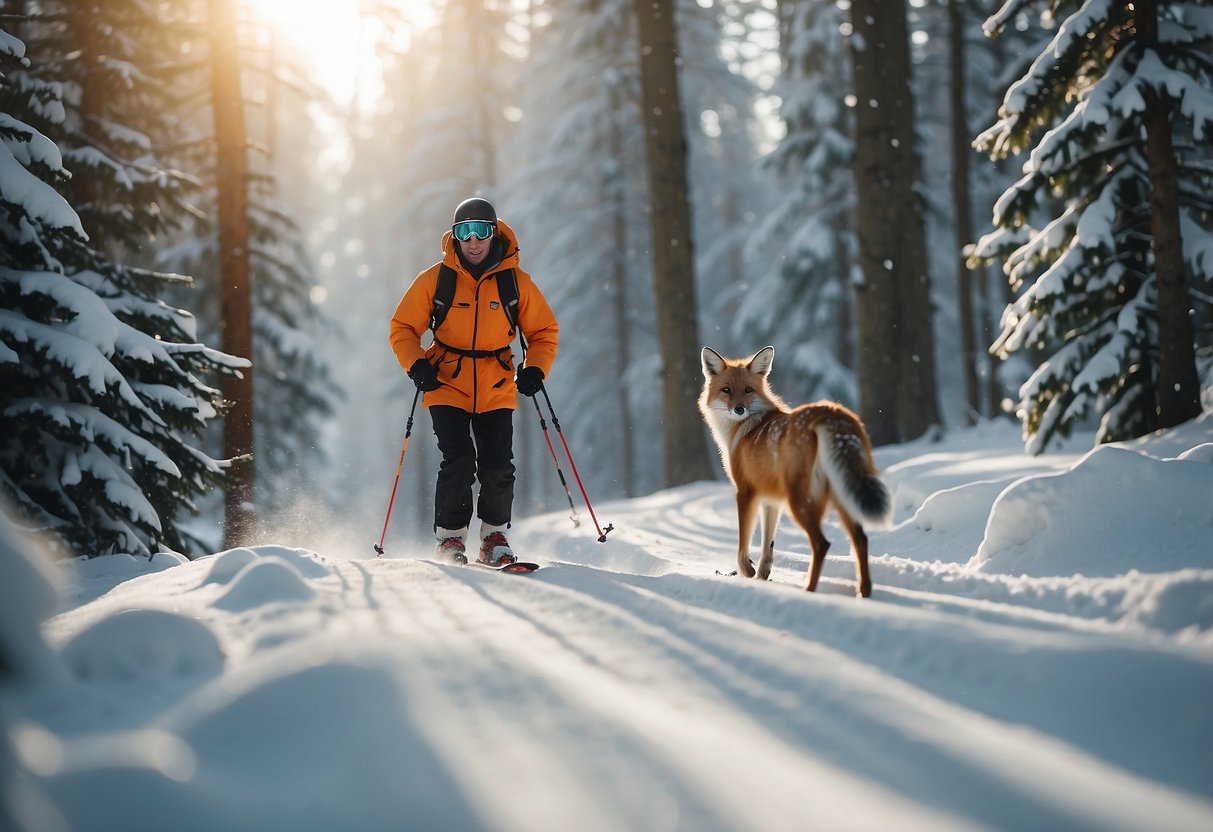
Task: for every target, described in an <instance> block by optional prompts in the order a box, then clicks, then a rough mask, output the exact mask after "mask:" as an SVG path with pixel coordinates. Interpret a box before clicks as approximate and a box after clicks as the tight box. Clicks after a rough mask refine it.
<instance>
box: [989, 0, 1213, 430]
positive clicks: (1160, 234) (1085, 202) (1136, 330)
mask: <svg viewBox="0 0 1213 832" xmlns="http://www.w3.org/2000/svg"><path fill="white" fill-rule="evenodd" d="M1035 5H1038V3H1036V2H1033V0H1022V2H1012V3H1008V4H1007V5H1006V6H1004V7H1003V9H1002V10H1001V11H1000V12H999V13H998V14H996V15H995V16H993V17H992V18H990V19H989V20H988V21H987V22H986V29H987V31H989V32H996V31H998V30H999V29H1001V28H1002V27H1004V26H1006V25H1007V23H1008V22H1009V21H1011V20H1013V19H1015V18H1017V17H1018V16H1021V15H1025V14H1026V13H1027V12H1028V11H1029V10H1030V9H1031V8H1032V7H1033V6H1035ZM1203 5H1206V4H1203V3H1199V2H1181V3H1173V4H1168V5H1166V6H1162V7H1155V6H1154V4H1153V3H1149V2H1147V3H1142V2H1135V3H1126V2H1122V1H1121V0H1090V2H1086V3H1082V4H1079V3H1077V2H1064V3H1052V4H1049V6H1048V10H1049V12H1050V14H1051V17H1052V19H1053V20H1055V21H1056V22H1057V24H1058V26H1057V29H1056V31H1055V34H1054V36H1053V38H1052V40H1051V41H1050V43H1049V44H1048V46H1047V47H1046V48H1045V50H1044V51H1043V52H1042V53H1041V55H1040V56H1039V57H1038V58H1037V59H1036V61H1035V62H1034V63H1033V64H1032V67H1031V68H1030V70H1029V71H1028V73H1027V74H1026V75H1025V76H1024V77H1023V78H1021V79H1020V80H1019V81H1018V82H1017V83H1015V84H1014V85H1013V86H1012V87H1011V88H1010V89H1009V90H1008V92H1007V94H1006V97H1005V98H1004V100H1003V104H1002V107H1001V109H1000V111H999V119H998V121H997V123H996V124H994V125H993V126H992V127H991V128H989V129H988V130H987V131H985V132H984V133H983V134H982V135H981V136H980V137H979V139H978V145H979V146H980V147H981V148H982V149H983V150H985V151H987V152H989V153H990V155H991V156H992V157H994V158H1003V157H1006V156H1008V155H1010V154H1013V153H1024V152H1028V153H1029V155H1028V158H1027V160H1026V161H1025V162H1024V170H1023V176H1022V178H1021V179H1020V180H1019V181H1018V182H1016V183H1015V184H1014V185H1013V186H1012V187H1011V188H1010V189H1009V190H1007V192H1006V193H1004V194H1003V196H1002V198H1001V199H1000V200H999V201H998V203H997V204H996V205H995V209H994V225H995V226H996V227H997V229H998V230H997V231H995V232H993V233H992V234H989V235H987V237H986V238H984V239H983V240H982V242H981V244H980V246H979V248H978V252H977V253H978V255H979V256H983V257H986V258H990V259H999V260H1002V261H1003V262H1004V265H1003V269H1004V271H1005V272H1006V273H1007V275H1008V276H1009V278H1010V280H1011V281H1012V282H1013V283H1014V284H1016V285H1017V286H1024V287H1026V289H1025V290H1024V291H1023V293H1022V295H1021V296H1020V297H1019V298H1018V299H1017V300H1016V301H1015V302H1014V303H1013V304H1012V305H1011V306H1009V307H1008V308H1007V310H1006V312H1005V313H1004V315H1003V321H1002V333H1001V335H1000V336H999V338H998V340H997V342H996V343H995V349H996V350H997V351H998V352H999V353H1000V354H1003V355H1009V354H1011V353H1015V352H1017V351H1021V350H1024V349H1039V350H1042V351H1045V352H1046V353H1047V354H1048V358H1047V360H1045V362H1044V363H1043V364H1041V365H1040V367H1039V368H1038V369H1037V370H1036V372H1035V373H1034V374H1033V376H1032V377H1031V378H1030V379H1029V380H1028V381H1027V383H1025V384H1024V386H1023V387H1022V388H1021V390H1020V402H1019V415H1020V418H1021V420H1022V422H1023V425H1024V433H1025V438H1026V439H1027V441H1028V448H1029V450H1031V451H1033V452H1039V451H1041V450H1043V449H1044V448H1045V447H1046V445H1047V444H1048V443H1049V441H1050V440H1051V439H1053V438H1054V437H1056V436H1059V435H1060V436H1065V435H1067V434H1068V433H1069V431H1070V430H1071V428H1072V427H1073V426H1074V425H1075V424H1076V423H1079V422H1080V421H1081V420H1083V419H1084V418H1085V417H1086V416H1087V415H1088V414H1089V413H1090V412H1091V411H1092V410H1093V411H1095V412H1096V413H1097V414H1098V415H1099V417H1100V425H1099V430H1098V434H1097V441H1100V442H1107V441H1114V440H1119V439H1126V438H1129V437H1133V436H1139V435H1142V434H1144V433H1146V432H1148V431H1151V430H1154V429H1156V428H1158V427H1162V426H1165V425H1167V424H1169V423H1173V422H1174V417H1173V416H1172V417H1171V418H1168V417H1167V413H1169V412H1170V413H1173V412H1175V411H1176V408H1175V407H1174V406H1168V405H1167V404H1166V403H1165V401H1166V400H1169V399H1171V398H1173V397H1175V395H1176V394H1178V395H1179V397H1181V398H1182V399H1183V404H1182V405H1180V407H1179V412H1181V413H1183V414H1185V415H1184V416H1182V417H1181V418H1188V417H1190V416H1191V415H1194V414H1195V413H1196V412H1198V411H1199V405H1198V390H1197V387H1198V381H1197V371H1196V366H1195V353H1194V340H1195V335H1194V332H1193V329H1192V327H1193V321H1192V316H1191V315H1190V314H1189V310H1190V309H1200V308H1201V306H1202V304H1201V301H1200V299H1199V298H1198V297H1197V296H1195V295H1192V294H1190V293H1189V290H1188V289H1187V288H1186V281H1185V271H1188V272H1190V275H1191V279H1195V281H1197V282H1199V283H1202V284H1207V283H1208V282H1209V279H1210V275H1211V273H1213V258H1210V257H1208V256H1207V252H1208V250H1209V245H1210V242H1209V240H1210V232H1209V212H1208V200H1207V194H1208V193H1209V190H1210V187H1211V186H1213V169H1211V168H1210V158H1211V155H1213V154H1211V153H1210V150H1211V148H1213V145H1211V143H1210V135H1211V134H1210V131H1211V130H1213V107H1211V106H1210V104H1209V101H1210V88H1211V86H1213V59H1211V58H1210V55H1211V52H1210V48H1209V47H1210V44H1211V35H1213V31H1211V29H1210V26H1211V21H1210V18H1209V15H1208V12H1207V10H1204V9H1201V8H1199V7H1200V6H1203ZM1020 19H1022V18H1020ZM1160 21H1161V22H1162V24H1163V25H1162V26H1159V25H1158V23H1159V22H1160ZM1160 108H1161V109H1160ZM1160 127H1161V128H1162V129H1164V130H1166V131H1167V132H1170V133H1172V134H1173V136H1174V139H1173V140H1172V139H1171V138H1169V137H1164V136H1162V135H1161V133H1160ZM1159 142H1162V143H1163V144H1164V145H1169V149H1168V148H1166V147H1163V148H1160V147H1158V146H1157V144H1158V143H1159ZM1159 160H1161V162H1160V161H1159ZM1170 162H1176V163H1177V164H1178V169H1177V170H1176V171H1173V172H1170V173H1167V172H1166V171H1165V167H1166V166H1167V165H1168V164H1169V163H1170ZM1181 238H1182V239H1181ZM1164 276H1165V277H1166V278H1167V279H1165V280H1162V279H1161V278H1162V277H1164ZM1204 308H1205V312H1204V317H1205V318H1206V319H1207V317H1208V307H1207V305H1206V306H1205V307H1204ZM1164 317H1165V321H1166V323H1165V325H1164ZM1176 339H1178V340H1179V341H1180V343H1179V344H1178V346H1176V347H1175V348H1171V346H1169V345H1174V344H1175V341H1176Z"/></svg>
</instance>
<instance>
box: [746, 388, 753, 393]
mask: <svg viewBox="0 0 1213 832" xmlns="http://www.w3.org/2000/svg"><path fill="white" fill-rule="evenodd" d="M745 391H746V392H747V393H753V392H754V388H753V387H747V388H746V389H745Z"/></svg>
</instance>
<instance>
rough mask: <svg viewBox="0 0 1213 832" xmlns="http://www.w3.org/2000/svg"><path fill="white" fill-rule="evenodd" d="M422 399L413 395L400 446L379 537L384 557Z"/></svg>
mask: <svg viewBox="0 0 1213 832" xmlns="http://www.w3.org/2000/svg"><path fill="white" fill-rule="evenodd" d="M419 398H421V390H420V389H418V390H417V392H416V393H415V394H414V395H413V407H412V408H411V409H410V410H409V420H408V422H407V423H405V426H404V443H403V444H402V445H401V446H400V462H398V463H397V464H396V481H395V482H394V483H392V496H391V497H389V498H388V501H387V517H384V518H383V531H382V532H381V533H380V535H379V543H378V544H377V545H376V546H375V552H376V553H378V555H379V556H382V555H383V540H384V538H386V537H387V524H388V521H390V520H391V519H392V504H393V503H395V502H396V489H397V488H398V487H400V469H401V468H403V467H404V454H405V452H406V451H408V449H409V437H410V436H412V435H413V414H415V413H416V412H417V400H418V399H419Z"/></svg>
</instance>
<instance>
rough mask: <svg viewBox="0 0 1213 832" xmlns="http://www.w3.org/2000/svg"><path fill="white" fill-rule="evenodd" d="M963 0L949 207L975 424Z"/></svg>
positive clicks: (953, 67) (955, 4) (951, 3)
mask: <svg viewBox="0 0 1213 832" xmlns="http://www.w3.org/2000/svg"><path fill="white" fill-rule="evenodd" d="M961 2H962V0H948V40H949V43H950V45H951V50H950V51H951V56H950V57H951V60H950V66H949V70H950V73H951V90H950V96H949V98H950V105H951V110H952V210H953V212H954V213H955V215H956V221H955V224H954V227H955V229H956V249H957V250H956V288H957V303H958V305H959V307H960V309H959V318H960V321H959V323H960V355H961V363H962V367H963V372H964V382H965V400H966V401H967V402H968V405H969V406H968V412H967V421H968V423H969V424H970V425H972V424H976V423H977V421H978V419H979V418H980V417H981V415H982V398H981V391H980V389H979V387H978V383H977V343H976V341H977V337H976V326H977V325H976V320H975V316H974V314H973V280H974V274H973V270H972V269H970V268H969V264H968V258H966V257H965V254H964V248H965V246H967V245H969V244H970V243H972V242H973V206H972V196H971V194H970V193H969V154H970V153H972V152H973V148H972V147H971V146H970V144H969V126H968V118H967V114H966V111H965V76H966V74H967V72H968V66H967V65H966V63H965V27H964V14H963V12H962V8H963V7H962V6H961Z"/></svg>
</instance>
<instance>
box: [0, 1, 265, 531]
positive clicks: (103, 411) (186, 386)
mask: <svg viewBox="0 0 1213 832" xmlns="http://www.w3.org/2000/svg"><path fill="white" fill-rule="evenodd" d="M23 22H25V23H26V24H27V28H28V29H29V30H30V31H33V32H35V33H36V34H37V33H42V32H45V31H46V29H45V28H43V27H44V26H45V25H46V24H47V22H48V21H31V20H29V19H25V20H24V21H23ZM50 23H51V25H52V27H53V26H54V22H53V21H50ZM29 66H30V64H29V61H28V60H27V59H25V58H24V44H23V43H22V42H21V41H20V40H18V39H16V38H14V37H12V36H11V35H9V34H7V33H6V32H3V31H0V208H2V209H3V211H2V212H0V391H3V392H2V398H0V490H2V491H3V492H4V493H6V494H7V495H8V496H9V497H11V498H12V500H13V501H14V502H15V503H16V505H17V508H18V510H19V511H20V512H21V514H22V516H23V517H24V519H25V522H27V523H29V524H30V525H32V526H34V527H37V528H40V529H43V530H47V531H51V532H54V533H56V534H57V535H58V536H59V537H60V538H61V539H62V540H63V541H64V542H65V543H66V544H67V546H68V547H69V548H70V549H71V550H72V551H74V552H78V553H84V554H90V555H95V554H103V553H107V552H114V551H120V552H130V553H146V552H149V551H152V550H155V549H156V548H158V546H159V545H161V544H163V545H167V546H169V547H170V548H173V549H178V550H182V551H187V552H188V551H190V550H191V548H192V547H193V545H194V541H193V539H192V538H191V537H190V535H189V534H188V532H186V531H185V530H184V528H183V527H182V526H181V525H179V523H178V514H179V513H180V512H181V511H182V510H189V509H192V508H193V507H194V500H195V499H196V498H197V497H198V496H199V495H201V494H203V493H205V492H206V491H207V490H209V489H210V488H212V487H214V486H215V485H217V484H219V483H220V482H221V481H222V479H223V476H224V468H225V465H224V464H223V463H221V462H218V461H216V460H214V459H211V458H210V457H208V456H207V455H206V454H204V453H202V452H200V451H199V450H197V449H196V448H194V447H192V446H191V445H190V444H189V441H190V440H189V437H191V436H196V435H197V434H198V433H199V432H201V431H202V430H203V429H204V428H205V427H206V425H207V423H208V422H209V421H210V420H211V419H212V418H214V417H215V415H216V414H217V412H218V408H219V397H218V393H217V391H216V390H214V389H213V388H212V387H211V386H209V385H208V384H207V383H206V382H205V380H206V379H207V378H209V377H213V376H215V375H216V374H220V373H227V374H230V373H234V372H236V371H237V370H238V368H242V367H245V366H247V363H246V362H244V361H242V360H240V359H236V358H233V357H231V356H226V355H223V354H221V353H219V352H216V351H215V350H213V349H210V348H208V347H206V346H205V345H204V344H201V343H198V342H197V340H196V338H195V327H194V320H193V318H192V316H191V315H189V313H187V312H185V311H184V310H181V309H175V308H173V307H171V306H169V305H167V304H165V303H163V302H162V301H160V300H159V299H158V296H159V294H160V293H161V292H162V291H163V287H164V285H165V284H166V283H167V282H170V281H173V280H184V278H173V277H169V276H165V275H159V274H156V273H153V272H149V271H146V270H141V269H136V268H132V267H128V266H124V265H121V264H119V263H117V262H114V261H113V260H112V259H110V258H109V257H108V256H107V255H105V254H102V253H101V252H99V251H97V250H96V248H95V247H93V245H92V244H90V242H89V239H88V236H87V235H86V233H85V229H84V227H83V226H82V224H81V222H80V218H79V216H78V214H77V213H76V212H75V211H74V210H73V209H72V208H71V206H70V205H69V203H68V202H67V200H66V199H64V198H63V196H62V195H61V194H59V193H58V192H57V191H56V189H55V188H56V187H57V186H63V184H64V182H65V180H67V178H68V173H67V171H66V169H65V167H64V165H63V159H62V155H61V153H60V150H59V148H58V147H57V146H56V144H55V142H54V141H53V139H56V138H59V139H61V140H63V141H65V143H67V139H68V137H69V136H76V137H79V136H80V135H87V134H84V133H82V132H81V131H76V132H73V131H72V129H71V127H72V125H73V124H76V125H78V124H82V123H84V122H85V121H86V120H85V119H81V118H80V115H79V113H77V112H75V111H73V110H72V108H71V107H69V106H67V105H66V104H65V102H64V100H63V98H62V97H61V96H60V91H61V90H62V89H63V88H64V86H65V85H64V83H63V79H60V78H46V77H43V76H41V75H39V74H38V72H37V70H36V69H33V70H31V69H30V68H29ZM123 100H124V99H122V97H121V96H118V98H117V100H115V101H114V109H113V110H112V111H110V112H114V113H121V112H122V111H123V110H122V106H121V104H122V101H123ZM34 125H36V126H34ZM94 126H100V127H103V128H104V132H103V133H101V134H98V135H118V136H121V137H122V138H123V139H125V140H127V141H129V143H130V144H132V145H134V146H143V145H144V140H142V139H140V138H139V137H138V136H137V135H136V133H135V131H132V130H130V129H126V128H125V126H124V125H123V124H121V123H120V122H117V121H112V120H110V121H105V122H101V123H96V122H94ZM73 146H74V147H75V148H76V151H77V152H78V153H80V154H84V155H87V150H86V146H85V145H82V144H77V145H73ZM91 147H92V148H93V151H94V152H95V153H96V154H98V156H99V158H101V159H103V160H109V161H111V162H113V164H112V165H109V164H101V165H98V166H97V168H96V170H97V171H100V170H131V171H133V170H141V171H143V172H145V173H147V174H148V176H149V179H154V178H155V177H154V175H153V174H152V173H151V172H153V171H155V169H156V167H155V165H154V163H153V162H152V161H151V160H150V159H149V158H145V159H142V160H141V162H140V164H138V165H131V164H125V165H124V164H121V163H119V162H118V161H117V160H119V159H121V158H122V156H121V154H120V152H119V151H117V150H115V149H111V148H108V147H105V146H102V145H91ZM118 181H119V182H121V181H122V180H121V177H118ZM113 184H114V183H113V182H109V181H107V180H106V179H105V178H103V177H98V180H97V182H96V187H95V188H94V189H93V192H94V193H97V194H102V193H104V192H105V191H106V189H107V188H108V187H111V186H112V185H113ZM77 187H81V186H79V185H78V186H77ZM97 208H98V209H100V206H97ZM115 214H116V216H117V217H118V219H122V218H123V215H122V212H121V211H120V210H118V211H116V212H115ZM93 215H94V216H95V217H97V218H98V219H97V221H98V224H99V225H102V226H106V227H107V229H108V230H110V232H111V233H112V234H113V235H114V236H113V237H112V238H111V240H116V239H118V238H120V237H121V233H120V232H121V231H122V229H123V227H124V226H123V224H122V223H121V222H114V223H113V224H112V225H110V224H107V223H104V222H103V221H102V218H103V217H104V216H105V215H106V212H105V211H104V210H95V211H94V212H93ZM127 228H133V226H127Z"/></svg>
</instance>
